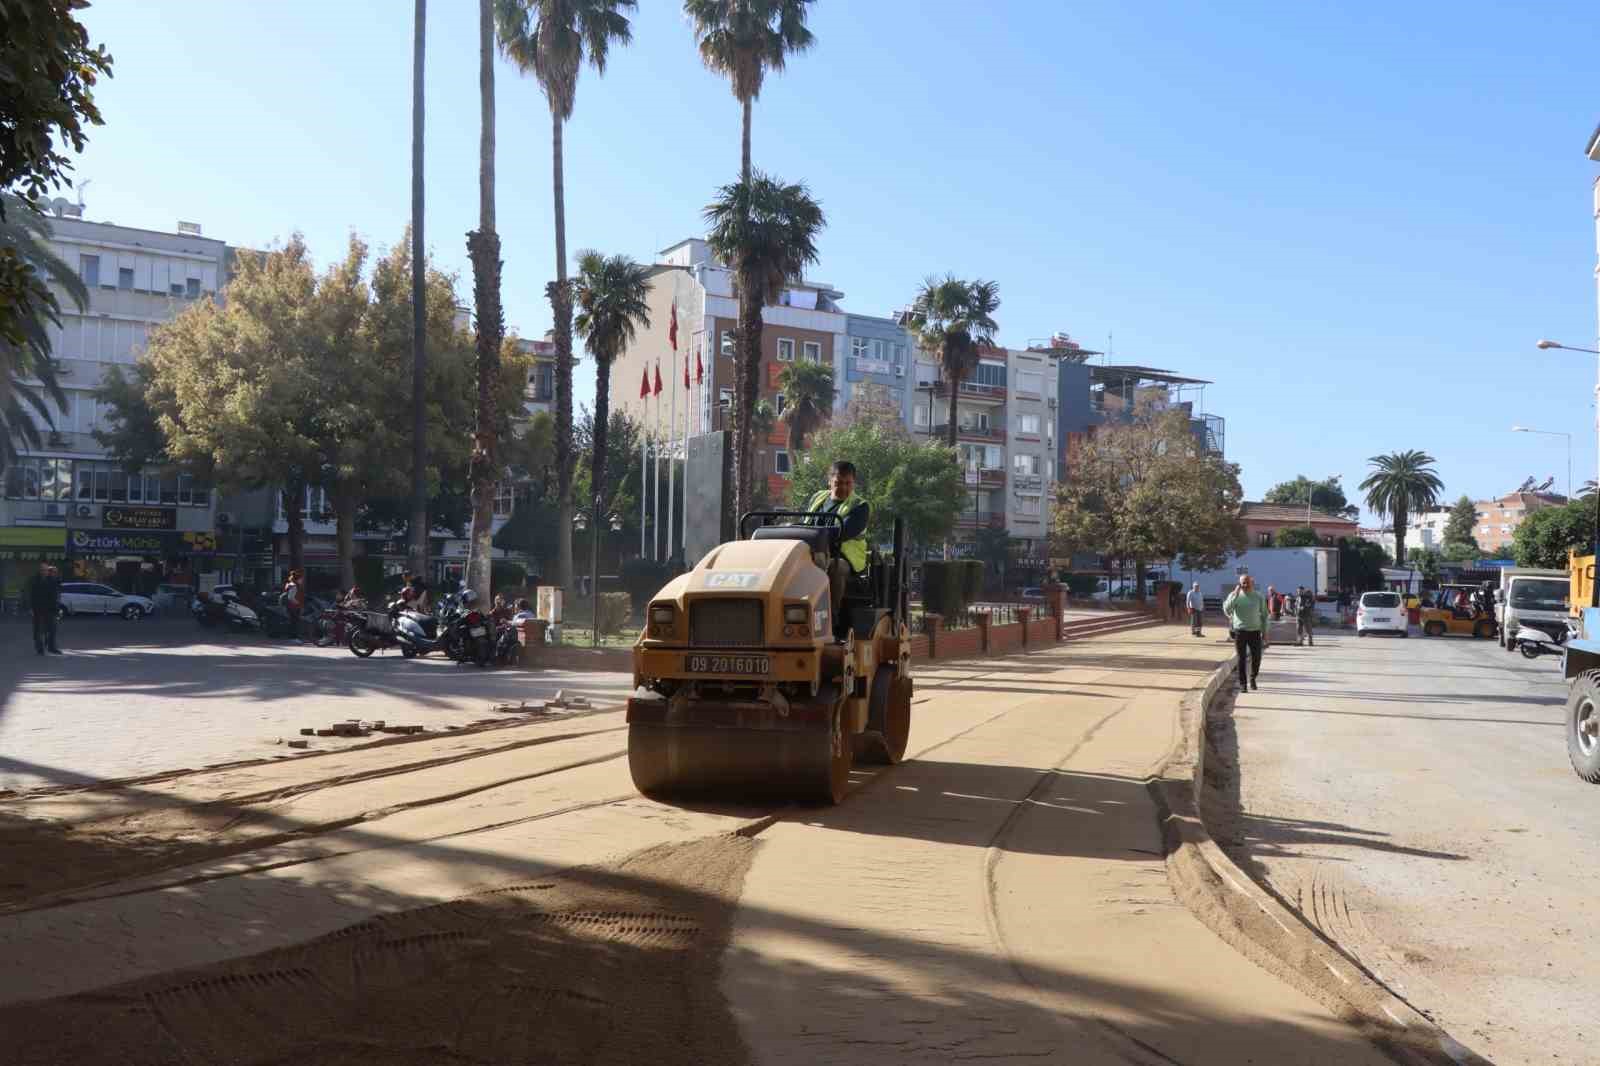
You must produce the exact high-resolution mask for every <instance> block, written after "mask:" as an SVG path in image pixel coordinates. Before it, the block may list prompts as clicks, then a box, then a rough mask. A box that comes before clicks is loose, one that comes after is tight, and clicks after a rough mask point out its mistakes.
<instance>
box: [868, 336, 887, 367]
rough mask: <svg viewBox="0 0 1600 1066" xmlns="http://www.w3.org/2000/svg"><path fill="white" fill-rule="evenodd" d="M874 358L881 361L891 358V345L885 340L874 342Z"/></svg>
mask: <svg viewBox="0 0 1600 1066" xmlns="http://www.w3.org/2000/svg"><path fill="white" fill-rule="evenodd" d="M872 358H874V359H876V360H878V361H879V362H880V363H881V362H883V361H884V360H886V359H888V358H889V345H888V344H887V343H885V342H884V341H873V342H872Z"/></svg>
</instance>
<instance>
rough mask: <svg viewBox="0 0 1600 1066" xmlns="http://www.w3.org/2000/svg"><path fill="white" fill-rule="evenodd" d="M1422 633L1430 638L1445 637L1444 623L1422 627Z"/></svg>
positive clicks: (1433, 623)
mask: <svg viewBox="0 0 1600 1066" xmlns="http://www.w3.org/2000/svg"><path fill="white" fill-rule="evenodd" d="M1422 631H1423V632H1424V633H1426V634H1427V635H1428V636H1430V637H1442V636H1444V623H1443V622H1429V623H1428V624H1427V625H1425V626H1423V627H1422Z"/></svg>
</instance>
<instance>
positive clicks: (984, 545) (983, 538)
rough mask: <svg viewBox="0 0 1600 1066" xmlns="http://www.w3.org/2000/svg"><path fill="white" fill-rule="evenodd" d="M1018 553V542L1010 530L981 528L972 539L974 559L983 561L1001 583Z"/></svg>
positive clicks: (985, 566) (989, 571) (986, 568)
mask: <svg viewBox="0 0 1600 1066" xmlns="http://www.w3.org/2000/svg"><path fill="white" fill-rule="evenodd" d="M1016 553H1017V542H1016V540H1015V539H1013V538H1012V536H1011V533H1010V531H1009V530H1005V529H994V528H993V527H988V526H980V527H978V530H977V533H976V534H975V535H974V536H973V538H972V557H973V558H974V559H978V560H981V561H982V562H983V565H984V568H985V570H987V571H988V573H990V574H993V575H994V576H995V579H996V580H997V581H999V582H1002V583H1003V582H1004V581H1005V576H1006V570H1007V568H1008V567H1009V566H1010V565H1011V563H1012V561H1013V560H1014V559H1015V558H1016Z"/></svg>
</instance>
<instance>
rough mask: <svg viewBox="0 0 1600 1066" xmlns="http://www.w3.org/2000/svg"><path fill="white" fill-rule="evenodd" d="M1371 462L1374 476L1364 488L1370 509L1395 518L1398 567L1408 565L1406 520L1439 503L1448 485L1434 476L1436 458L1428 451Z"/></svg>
mask: <svg viewBox="0 0 1600 1066" xmlns="http://www.w3.org/2000/svg"><path fill="white" fill-rule="evenodd" d="M1367 462H1369V463H1371V464H1372V467H1373V470H1372V473H1370V474H1368V475H1367V478H1366V480H1365V481H1363V482H1362V483H1361V485H1360V488H1361V491H1362V492H1365V493H1366V494H1367V506H1368V507H1370V508H1372V510H1374V511H1376V512H1377V513H1379V514H1386V515H1390V516H1392V517H1393V519H1394V564H1395V565H1396V566H1404V565H1405V562H1406V519H1407V518H1408V517H1409V516H1410V515H1412V514H1414V513H1416V512H1418V511H1424V510H1427V509H1428V508H1430V507H1433V506H1434V505H1436V504H1437V503H1438V502H1439V493H1440V492H1442V491H1444V482H1443V481H1440V480H1439V475H1438V474H1436V473H1434V471H1433V464H1434V458H1433V456H1431V455H1429V454H1428V453H1427V452H1419V451H1409V452H1392V453H1390V454H1389V455H1374V456H1373V457H1372V458H1370V459H1368V460H1367Z"/></svg>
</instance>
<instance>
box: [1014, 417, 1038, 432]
mask: <svg viewBox="0 0 1600 1066" xmlns="http://www.w3.org/2000/svg"><path fill="white" fill-rule="evenodd" d="M1017 432H1018V433H1033V434H1037V433H1038V432H1039V416H1038V415H1018V416H1017Z"/></svg>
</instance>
